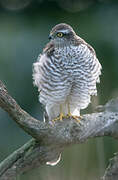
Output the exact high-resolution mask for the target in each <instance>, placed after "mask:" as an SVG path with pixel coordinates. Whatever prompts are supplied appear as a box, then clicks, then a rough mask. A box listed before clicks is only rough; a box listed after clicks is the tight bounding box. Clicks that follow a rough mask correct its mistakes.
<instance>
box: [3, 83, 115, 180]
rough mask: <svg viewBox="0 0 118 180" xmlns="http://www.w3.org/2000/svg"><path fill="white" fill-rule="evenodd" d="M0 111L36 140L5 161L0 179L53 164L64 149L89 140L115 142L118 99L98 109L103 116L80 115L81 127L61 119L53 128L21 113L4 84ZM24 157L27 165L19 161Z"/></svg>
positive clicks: (95, 114) (68, 120)
mask: <svg viewBox="0 0 118 180" xmlns="http://www.w3.org/2000/svg"><path fill="white" fill-rule="evenodd" d="M0 107H2V108H3V109H4V110H5V111H6V112H7V113H8V114H9V115H10V116H11V118H12V119H13V120H15V121H16V123H17V124H18V125H19V126H20V127H21V128H22V129H24V130H25V131H26V132H27V133H28V134H30V135H31V136H32V137H33V138H35V140H32V141H30V142H28V144H27V145H24V146H23V147H22V148H21V149H19V150H17V151H16V152H14V153H13V154H12V155H11V156H10V157H8V158H9V159H6V160H5V161H3V163H1V164H0V172H1V176H0V177H4V175H5V174H8V173H9V174H10V173H11V176H12V179H13V175H17V174H20V173H22V172H24V171H26V169H27V170H28V169H30V168H31V167H36V166H38V165H41V164H44V163H46V162H48V161H55V160H56V159H58V157H59V154H60V153H61V152H62V151H63V148H64V147H66V146H69V145H71V144H77V143H82V142H84V141H85V140H87V139H88V138H93V137H97V136H112V137H114V138H118V110H117V109H118V99H116V100H112V101H110V102H108V103H107V104H106V105H105V106H102V107H100V108H101V110H102V111H103V112H96V113H92V114H86V115H83V119H82V120H81V122H80V123H78V122H77V121H75V120H74V119H64V120H63V121H62V122H59V121H57V122H56V123H55V124H54V125H53V124H48V123H44V122H41V121H39V120H37V119H35V118H33V117H32V116H30V115H29V114H28V113H26V112H25V111H24V110H22V109H21V107H20V106H19V105H18V104H17V103H16V101H15V100H14V99H13V98H12V97H11V96H10V95H9V94H8V92H7V90H6V88H5V86H4V85H3V83H2V82H0ZM98 109H99V108H98ZM32 142H33V144H32ZM31 147H32V148H31ZM21 152H22V153H21ZM34 152H37V153H34ZM27 154H28V158H27V159H26V161H22V160H23V158H25V157H26V155H27ZM34 154H35V155H34ZM19 157H20V158H19ZM32 157H33V158H32ZM37 160H38V161H37ZM6 162H7V163H6ZM14 167H15V168H14ZM9 177H10V175H9ZM3 179H4V178H3Z"/></svg>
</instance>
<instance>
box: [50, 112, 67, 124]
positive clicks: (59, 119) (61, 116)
mask: <svg viewBox="0 0 118 180" xmlns="http://www.w3.org/2000/svg"><path fill="white" fill-rule="evenodd" d="M63 118H65V116H64V114H63V113H60V115H59V117H57V118H55V119H53V120H52V122H55V121H62V120H63Z"/></svg>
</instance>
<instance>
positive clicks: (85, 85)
mask: <svg viewBox="0 0 118 180" xmlns="http://www.w3.org/2000/svg"><path fill="white" fill-rule="evenodd" d="M49 39H50V42H49V43H48V44H47V45H46V47H45V48H44V50H43V53H42V54H41V55H39V57H38V60H37V62H35V63H34V64H33V80H34V84H35V85H36V86H37V87H38V91H39V92H40V95H39V99H40V102H41V103H42V104H43V105H44V106H45V110H46V113H47V115H48V118H49V121H51V120H52V119H56V117H59V119H60V120H62V118H63V116H68V117H70V116H73V117H76V115H77V116H78V115H79V114H80V109H84V108H86V107H87V106H88V104H89V103H90V101H91V95H97V89H96V83H97V82H99V81H100V80H99V75H100V74H101V65H100V63H99V61H98V59H97V57H96V53H95V51H94V49H93V48H92V47H91V46H90V45H89V44H88V43H86V42H85V41H84V40H83V39H82V38H80V37H79V36H78V35H76V33H75V32H74V30H73V29H72V27H71V26H69V25H67V24H64V23H61V24H58V25H56V26H55V27H54V28H53V29H52V30H51V32H50V35H49Z"/></svg>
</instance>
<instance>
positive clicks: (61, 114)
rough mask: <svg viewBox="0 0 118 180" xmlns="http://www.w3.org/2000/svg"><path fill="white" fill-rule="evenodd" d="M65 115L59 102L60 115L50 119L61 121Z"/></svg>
mask: <svg viewBox="0 0 118 180" xmlns="http://www.w3.org/2000/svg"><path fill="white" fill-rule="evenodd" d="M65 117H66V116H64V113H63V108H62V104H60V115H59V116H58V117H57V118H55V119H53V120H52V121H53V122H55V121H58V120H60V121H62V119H63V118H65Z"/></svg>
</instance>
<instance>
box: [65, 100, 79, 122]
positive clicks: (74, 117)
mask: <svg viewBox="0 0 118 180" xmlns="http://www.w3.org/2000/svg"><path fill="white" fill-rule="evenodd" d="M67 106H68V115H67V117H69V118H73V119H75V120H76V121H77V122H79V123H80V120H81V119H82V117H81V116H76V115H72V114H71V112H70V104H69V102H67Z"/></svg>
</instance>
